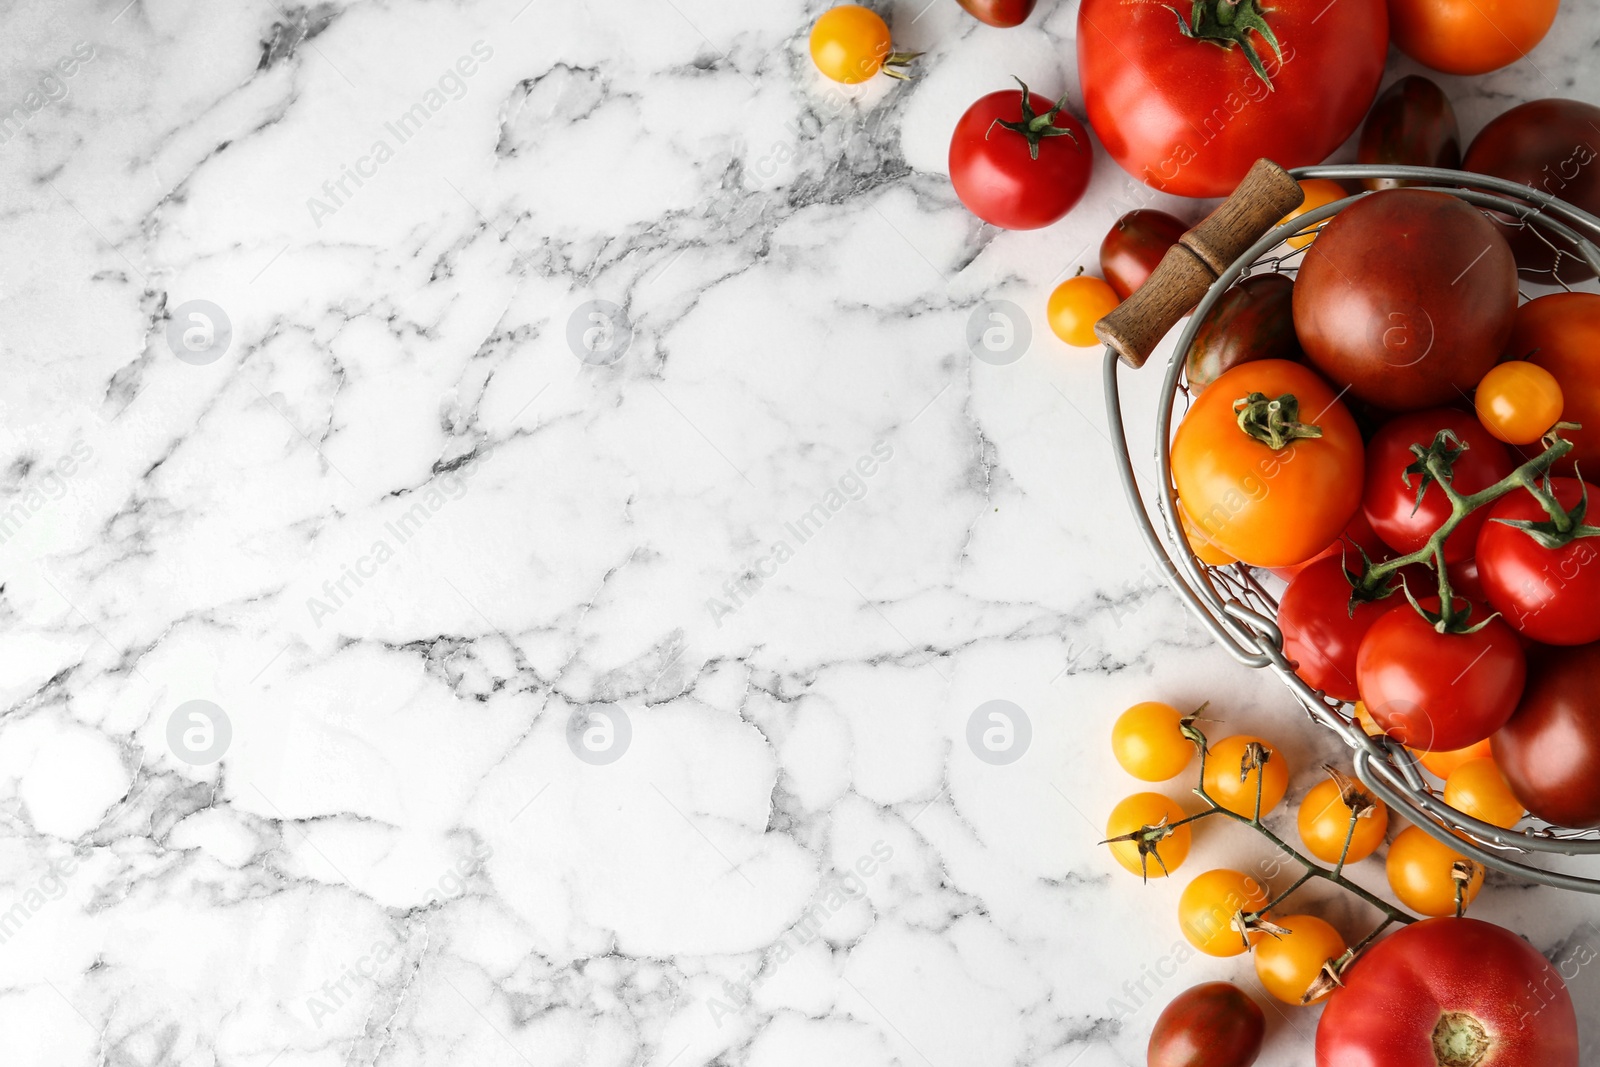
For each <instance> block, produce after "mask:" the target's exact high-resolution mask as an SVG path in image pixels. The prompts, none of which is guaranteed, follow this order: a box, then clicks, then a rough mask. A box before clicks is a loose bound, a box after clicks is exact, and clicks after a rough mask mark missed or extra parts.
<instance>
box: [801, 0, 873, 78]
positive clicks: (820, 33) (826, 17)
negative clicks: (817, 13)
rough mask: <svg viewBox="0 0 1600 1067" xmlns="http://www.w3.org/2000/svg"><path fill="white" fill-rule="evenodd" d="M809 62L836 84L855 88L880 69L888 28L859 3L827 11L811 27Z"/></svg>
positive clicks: (871, 11)
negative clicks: (839, 83)
mask: <svg viewBox="0 0 1600 1067" xmlns="http://www.w3.org/2000/svg"><path fill="white" fill-rule="evenodd" d="M810 44H811V61H812V62H813V63H815V64H816V65H817V69H818V70H820V71H821V72H822V73H823V74H825V75H827V76H828V77H830V78H832V79H833V80H834V81H836V82H843V83H844V84H846V85H855V84H857V83H859V82H864V81H866V80H867V79H868V78H870V77H872V76H873V75H874V74H876V73H878V71H880V70H882V69H883V65H884V61H885V60H887V59H888V58H889V25H888V23H886V22H884V21H883V16H881V15H879V14H878V13H877V12H876V11H873V10H871V9H869V8H865V7H862V6H861V5H860V4H843V5H840V6H839V7H835V8H830V9H829V10H827V11H824V12H823V13H822V16H821V17H820V18H818V19H817V22H816V25H814V26H812V27H811V41H810Z"/></svg>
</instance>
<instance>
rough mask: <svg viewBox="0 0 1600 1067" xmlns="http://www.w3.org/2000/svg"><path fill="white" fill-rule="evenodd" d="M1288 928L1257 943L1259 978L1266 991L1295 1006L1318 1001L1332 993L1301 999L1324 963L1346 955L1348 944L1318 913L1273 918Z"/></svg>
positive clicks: (1257, 971)
mask: <svg viewBox="0 0 1600 1067" xmlns="http://www.w3.org/2000/svg"><path fill="white" fill-rule="evenodd" d="M1271 921H1272V922H1273V923H1274V924H1276V925H1278V926H1281V927H1283V928H1284V929H1285V930H1287V931H1288V933H1286V934H1280V935H1279V936H1277V937H1271V936H1268V937H1264V938H1262V939H1261V942H1260V943H1259V944H1258V945H1256V977H1257V978H1260V979H1261V984H1262V985H1263V986H1265V987H1266V989H1267V992H1268V993H1271V994H1272V995H1273V996H1275V997H1277V998H1278V999H1279V1000H1281V1001H1283V1002H1284V1003H1285V1004H1294V1005H1296V1006H1299V1005H1303V1004H1315V1003H1317V1002H1318V1001H1320V1000H1322V999H1323V998H1324V997H1326V996H1327V995H1328V994H1329V993H1331V992H1333V989H1332V987H1331V986H1330V987H1329V988H1328V989H1327V990H1326V991H1325V992H1323V993H1322V994H1321V995H1319V996H1317V997H1315V998H1313V999H1310V1000H1305V999H1302V998H1304V997H1305V995H1306V993H1307V992H1308V991H1310V989H1311V983H1313V982H1315V981H1316V980H1317V975H1318V973H1320V972H1321V970H1322V965H1323V964H1325V963H1327V962H1328V961H1329V960H1336V959H1338V958H1339V957H1340V956H1343V955H1344V952H1345V949H1346V948H1347V947H1349V946H1347V945H1346V944H1345V943H1344V938H1343V937H1342V936H1340V934H1339V931H1337V930H1335V929H1334V928H1333V927H1332V926H1330V925H1329V924H1328V923H1326V922H1324V921H1323V920H1322V919H1319V918H1317V917H1316V916H1315V915H1290V916H1289V917H1287V918H1284V919H1273V920H1271Z"/></svg>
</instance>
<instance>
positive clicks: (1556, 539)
mask: <svg viewBox="0 0 1600 1067" xmlns="http://www.w3.org/2000/svg"><path fill="white" fill-rule="evenodd" d="M1578 485H1579V487H1580V488H1579V496H1578V502H1577V503H1576V504H1574V505H1573V506H1572V507H1571V508H1570V509H1568V508H1564V507H1562V506H1561V504H1560V502H1559V501H1557V500H1556V498H1555V494H1554V493H1552V492H1551V491H1550V485H1549V479H1548V476H1546V480H1545V484H1544V485H1542V486H1538V487H1534V486H1529V487H1528V491H1529V492H1531V493H1532V494H1533V495H1534V496H1535V497H1536V498H1538V500H1539V503H1540V504H1542V505H1543V506H1544V509H1545V511H1546V512H1548V513H1549V515H1550V517H1549V518H1548V519H1546V520H1545V521H1543V522H1535V521H1533V520H1531V519H1490V520H1489V521H1490V522H1498V523H1502V524H1504V525H1506V526H1510V527H1512V528H1513V529H1517V530H1521V531H1522V532H1523V533H1525V534H1527V535H1528V536H1529V537H1531V538H1533V539H1534V541H1536V542H1538V544H1539V546H1540V547H1541V548H1548V549H1552V550H1554V549H1558V548H1565V547H1567V546H1568V545H1570V544H1571V543H1572V542H1574V541H1576V540H1578V539H1579V538H1582V537H1600V526H1590V525H1588V524H1587V523H1585V522H1584V519H1585V518H1586V517H1587V515H1588V512H1589V486H1588V483H1586V482H1584V481H1582V480H1581V479H1580V480H1579V482H1578Z"/></svg>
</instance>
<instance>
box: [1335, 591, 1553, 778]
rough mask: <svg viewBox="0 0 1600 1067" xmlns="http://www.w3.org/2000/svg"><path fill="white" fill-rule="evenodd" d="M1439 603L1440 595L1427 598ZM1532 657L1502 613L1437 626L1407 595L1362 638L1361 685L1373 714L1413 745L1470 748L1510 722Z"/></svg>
mask: <svg viewBox="0 0 1600 1067" xmlns="http://www.w3.org/2000/svg"><path fill="white" fill-rule="evenodd" d="M1422 604H1423V606H1424V607H1427V608H1429V609H1431V610H1435V611H1436V610H1438V606H1439V601H1438V598H1436V597H1435V598H1432V599H1430V600H1424V601H1422ZM1526 677H1527V660H1526V659H1525V658H1524V656H1523V653H1522V645H1521V644H1520V643H1519V642H1518V641H1517V635H1516V634H1515V633H1513V632H1512V630H1511V627H1509V626H1507V625H1506V624H1505V623H1504V622H1502V621H1501V620H1499V619H1490V620H1489V623H1488V625H1486V626H1485V627H1484V628H1483V629H1481V630H1479V631H1477V632H1476V633H1470V634H1456V633H1443V634H1442V633H1439V632H1438V631H1437V630H1435V629H1434V628H1433V624H1432V623H1430V622H1428V621H1427V620H1426V619H1424V618H1423V617H1422V616H1421V615H1419V614H1418V613H1417V610H1416V609H1415V608H1413V607H1412V606H1411V605H1410V604H1408V603H1406V602H1405V601H1401V602H1400V603H1398V604H1396V605H1394V606H1393V607H1391V608H1390V609H1389V610H1388V611H1387V612H1385V613H1384V614H1383V616H1382V617H1381V618H1380V619H1378V621H1377V622H1375V623H1373V624H1372V628H1371V629H1370V630H1368V631H1367V636H1366V637H1364V638H1362V640H1361V649H1360V651H1358V652H1357V653H1356V684H1357V685H1358V686H1359V687H1360V689H1361V699H1362V700H1363V701H1365V702H1366V705H1367V708H1368V709H1369V710H1370V711H1371V712H1372V717H1373V718H1374V719H1376V720H1377V721H1378V724H1379V725H1380V726H1382V727H1383V728H1384V730H1385V731H1386V732H1387V733H1388V734H1389V736H1390V737H1392V738H1394V739H1395V740H1397V741H1399V742H1400V743H1401V744H1403V745H1409V746H1410V747H1411V748H1420V749H1423V750H1431V749H1436V748H1442V749H1453V748H1465V747H1467V746H1468V745H1471V744H1474V743H1476V742H1478V741H1481V740H1483V739H1484V738H1485V737H1488V736H1489V735H1490V734H1492V733H1494V732H1495V731H1496V730H1498V729H1500V727H1502V726H1504V725H1505V722H1506V720H1507V719H1509V718H1510V717H1511V713H1512V712H1513V711H1515V710H1516V708H1517V700H1518V699H1519V698H1520V697H1521V696H1522V684H1523V681H1524V680H1525V679H1526Z"/></svg>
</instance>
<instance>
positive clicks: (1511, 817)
mask: <svg viewBox="0 0 1600 1067" xmlns="http://www.w3.org/2000/svg"><path fill="white" fill-rule="evenodd" d="M1444 802H1445V803H1446V804H1449V805H1450V806H1451V807H1452V808H1455V809H1456V810H1457V811H1459V812H1462V813H1463V814H1466V815H1470V816H1472V817H1473V818H1474V819H1482V820H1483V821H1484V822H1486V823H1488V824H1489V825H1491V826H1498V827H1500V828H1501V829H1505V830H1509V829H1510V828H1511V827H1513V826H1515V825H1517V823H1519V822H1521V821H1522V816H1523V813H1524V812H1525V811H1526V809H1525V808H1523V806H1522V801H1520V800H1518V799H1517V798H1516V797H1514V796H1512V795H1511V785H1510V783H1508V782H1507V781H1506V776H1505V775H1504V774H1503V773H1501V771H1500V765H1499V764H1498V763H1496V762H1495V761H1494V759H1493V758H1492V757H1483V758H1481V759H1475V760H1468V761H1467V762H1466V763H1463V764H1462V765H1461V766H1459V767H1457V768H1456V769H1455V770H1453V771H1451V772H1450V777H1449V779H1448V780H1447V781H1446V782H1445V783H1444Z"/></svg>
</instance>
